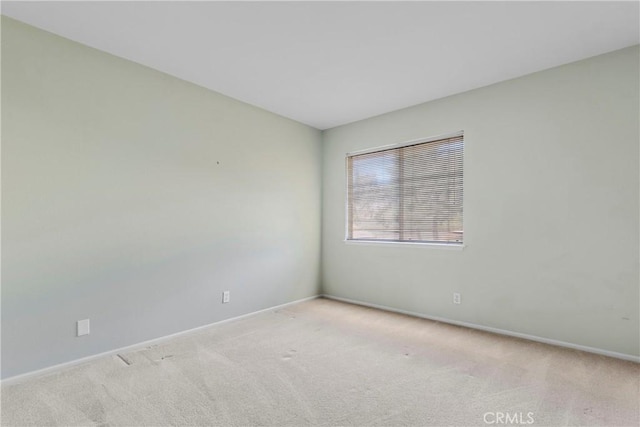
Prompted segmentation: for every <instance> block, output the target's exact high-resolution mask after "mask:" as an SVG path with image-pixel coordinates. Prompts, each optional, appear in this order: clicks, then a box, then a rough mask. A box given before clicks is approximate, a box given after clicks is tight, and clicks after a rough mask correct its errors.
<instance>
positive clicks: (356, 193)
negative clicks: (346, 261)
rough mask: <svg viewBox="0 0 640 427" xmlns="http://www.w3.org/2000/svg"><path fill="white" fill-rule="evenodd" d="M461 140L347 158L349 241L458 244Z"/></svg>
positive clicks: (443, 139) (423, 144)
mask: <svg viewBox="0 0 640 427" xmlns="http://www.w3.org/2000/svg"><path fill="white" fill-rule="evenodd" d="M463 151H464V139H463V135H462V134H458V135H456V136H452V137H447V138H442V139H437V140H432V141H429V142H422V143H416V144H411V145H406V146H402V147H398V148H389V149H383V150H380V151H374V152H369V153H365V154H355V155H348V156H347V181H348V182H347V187H348V188H347V239H348V240H382V241H396V242H398V241H399V242H407V241H409V242H433V243H448V244H461V243H462V237H463V230H462V193H463V185H462V183H463V170H462V160H463Z"/></svg>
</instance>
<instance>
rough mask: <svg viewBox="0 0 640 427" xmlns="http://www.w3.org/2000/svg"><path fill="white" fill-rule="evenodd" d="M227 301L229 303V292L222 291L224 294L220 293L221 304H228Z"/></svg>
mask: <svg viewBox="0 0 640 427" xmlns="http://www.w3.org/2000/svg"><path fill="white" fill-rule="evenodd" d="M229 301H231V295H230V292H229V291H224V292H223V293H222V303H223V304H226V303H228V302H229Z"/></svg>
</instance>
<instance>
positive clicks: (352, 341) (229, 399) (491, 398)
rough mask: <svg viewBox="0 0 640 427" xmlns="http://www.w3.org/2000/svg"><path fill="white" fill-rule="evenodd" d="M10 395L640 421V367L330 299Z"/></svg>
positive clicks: (206, 410)
mask: <svg viewBox="0 0 640 427" xmlns="http://www.w3.org/2000/svg"><path fill="white" fill-rule="evenodd" d="M121 356H122V357H118V356H113V357H106V358H104V359H101V360H98V361H94V362H91V363H88V364H85V365H81V366H77V367H74V368H70V369H67V370H65V371H62V372H58V373H55V374H51V375H47V376H43V377H39V378H35V379H31V380H29V381H27V382H24V383H21V384H14V385H7V386H3V387H2V425H3V426H5V425H6V426H24V425H35V426H48V425H60V426H71V425H100V426H118V425H119V426H136V425H146V426H164V425H193V426H209V425H220V426H232V425H238V426H240V425H241V426H251V425H270V426H282V425H289V426H306V425H331V426H333V425H336V426H337V425H358V426H369V425H393V426H400V425H420V426H428V425H431V426H444V425H457V426H486V425H516V424H529V425H534V426H560V425H562V426H564V425H600V426H638V425H639V421H640V420H639V406H638V405H639V396H640V392H639V378H640V365H638V364H636V363H632V362H625V361H621V360H616V359H611V358H607V357H603V356H597V355H593V354H588V353H583V352H579V351H574V350H568V349H563V348H556V347H552V346H548V345H544V344H539V343H534V342H529V341H524V340H519V339H515V338H508V337H503V336H498V335H493V334H489V333H485V332H479V331H475V330H470V329H466V328H461V327H456V326H450V325H446V324H441V323H437V322H432V321H428V320H422V319H416V318H412V317H409V316H403V315H398V314H392V313H387V312H383V311H378V310H374V309H369V308H363V307H358V306H353V305H349V304H344V303H339V302H335V301H329V300H326V299H319V300H313V301H308V302H304V303H301V304H297V305H293V306H289V307H286V308H284V309H280V310H274V311H270V312H265V313H261V314H257V315H255V316H251V317H248V318H244V319H240V320H237V321H233V322H229V323H225V324H221V325H217V326H212V327H210V328H207V329H206V330H205V331H201V332H199V333H194V334H191V335H188V336H183V337H181V338H176V339H173V340H171V341H168V342H166V343H165V344H162V345H157V346H152V347H150V348H146V349H143V350H140V351H136V352H131V353H127V354H122V355H121Z"/></svg>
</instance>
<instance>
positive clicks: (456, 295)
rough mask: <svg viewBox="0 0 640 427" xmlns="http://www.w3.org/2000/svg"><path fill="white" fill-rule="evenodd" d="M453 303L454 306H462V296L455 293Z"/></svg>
mask: <svg viewBox="0 0 640 427" xmlns="http://www.w3.org/2000/svg"><path fill="white" fill-rule="evenodd" d="M453 303H454V304H460V303H461V299H460V294H459V293H457V292H454V293H453Z"/></svg>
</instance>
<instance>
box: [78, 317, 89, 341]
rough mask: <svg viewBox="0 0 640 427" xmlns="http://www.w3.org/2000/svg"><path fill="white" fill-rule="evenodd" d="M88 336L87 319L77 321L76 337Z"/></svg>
mask: <svg viewBox="0 0 640 427" xmlns="http://www.w3.org/2000/svg"><path fill="white" fill-rule="evenodd" d="M83 335H89V319H84V320H78V336H79V337H81V336H83Z"/></svg>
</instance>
